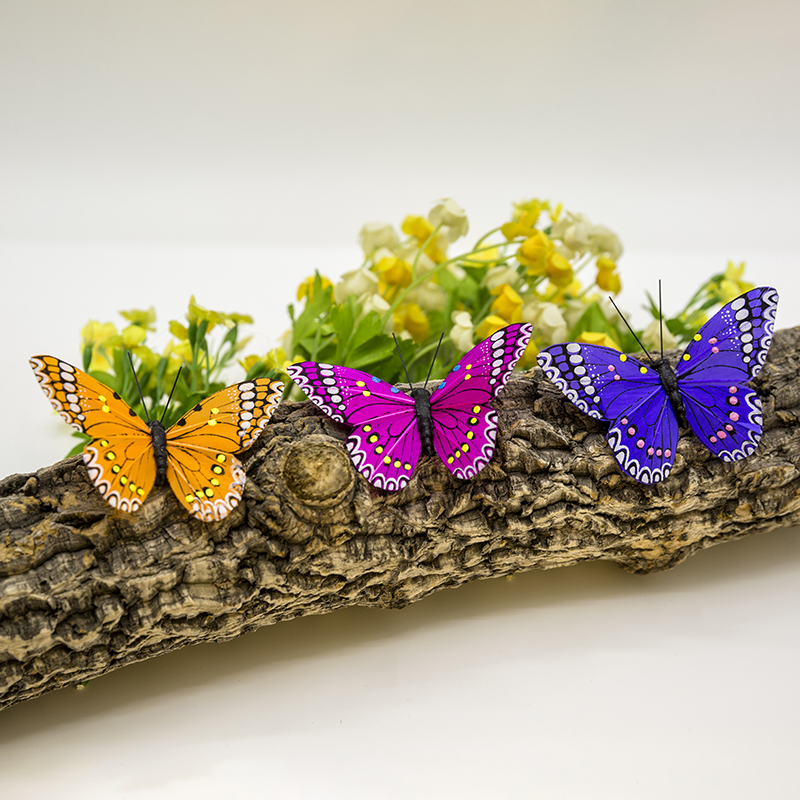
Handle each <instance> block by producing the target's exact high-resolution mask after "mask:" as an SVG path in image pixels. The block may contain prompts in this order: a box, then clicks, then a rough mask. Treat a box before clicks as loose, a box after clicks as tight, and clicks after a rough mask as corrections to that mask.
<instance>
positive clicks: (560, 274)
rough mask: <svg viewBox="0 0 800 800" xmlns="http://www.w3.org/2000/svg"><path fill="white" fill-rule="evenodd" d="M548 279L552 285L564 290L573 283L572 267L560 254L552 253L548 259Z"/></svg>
mask: <svg viewBox="0 0 800 800" xmlns="http://www.w3.org/2000/svg"><path fill="white" fill-rule="evenodd" d="M547 277H548V278H550V282H551V283H553V284H555V285H556V286H558V287H559V288H562V289H563V288H564V287H566V286H569V284H570V283H572V279H573V277H574V275H573V272H572V265H571V264H570V263H569V261H567V259H566V258H564V256H562V255H560V254H559V253H556V252H553V253H550V255H549V256H548V257H547Z"/></svg>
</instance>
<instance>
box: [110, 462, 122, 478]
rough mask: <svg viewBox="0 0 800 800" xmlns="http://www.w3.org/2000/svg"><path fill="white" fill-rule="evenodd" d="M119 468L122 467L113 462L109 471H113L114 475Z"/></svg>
mask: <svg viewBox="0 0 800 800" xmlns="http://www.w3.org/2000/svg"><path fill="white" fill-rule="evenodd" d="M121 469H122V467H121V466H120V465H119V464H114V466H113V467H111V471H112V472H113V473H114V474H115V475H116V474H117V473H118V472H119V471H120V470H121Z"/></svg>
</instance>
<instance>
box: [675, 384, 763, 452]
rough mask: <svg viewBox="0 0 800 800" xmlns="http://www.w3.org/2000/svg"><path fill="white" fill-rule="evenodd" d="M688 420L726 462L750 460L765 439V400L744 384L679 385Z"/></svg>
mask: <svg viewBox="0 0 800 800" xmlns="http://www.w3.org/2000/svg"><path fill="white" fill-rule="evenodd" d="M678 386H679V389H680V392H681V396H682V398H683V404H684V406H685V408H686V421H687V422H688V423H689V426H690V427H691V429H692V430H693V431H694V433H695V435H696V436H697V438H698V439H699V440H700V441H701V442H702V443H703V444H704V445H705V446H706V447H707V448H708V449H709V450H710V451H711V452H712V453H714V455H715V456H718V457H719V458H721V459H722V460H723V461H739V460H740V459H742V458H747V456H749V455H750V454H751V453H752V452H753V451H754V450H755V449H756V447H758V442H759V440H760V439H761V424H762V421H763V420H762V413H761V400H760V399H759V397H758V395H757V394H756V393H755V392H754V391H753V390H752V389H751V388H750V387H749V386H745V385H744V384H736V383H731V384H730V385H727V384H724V385H718V384H711V383H709V384H708V385H705V386H703V385H692V386H691V387H688V388H684V387H683V386H682V385H681V384H680V383H679V384H678Z"/></svg>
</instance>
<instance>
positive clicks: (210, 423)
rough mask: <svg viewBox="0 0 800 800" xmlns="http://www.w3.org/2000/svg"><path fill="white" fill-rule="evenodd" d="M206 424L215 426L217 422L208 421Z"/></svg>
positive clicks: (213, 420)
mask: <svg viewBox="0 0 800 800" xmlns="http://www.w3.org/2000/svg"><path fill="white" fill-rule="evenodd" d="M208 424H209V425H216V424H217V421H216V420H215V419H210V420H209V421H208Z"/></svg>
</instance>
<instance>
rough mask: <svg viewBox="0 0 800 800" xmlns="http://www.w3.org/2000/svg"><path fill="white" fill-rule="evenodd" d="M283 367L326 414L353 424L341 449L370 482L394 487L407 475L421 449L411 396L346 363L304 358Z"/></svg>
mask: <svg viewBox="0 0 800 800" xmlns="http://www.w3.org/2000/svg"><path fill="white" fill-rule="evenodd" d="M287 372H288V373H289V375H290V376H291V378H292V380H293V381H294V382H295V383H296V384H297V385H298V386H299V387H300V389H302V391H303V392H304V393H305V394H306V395H307V396H308V397H309V399H310V400H311V402H312V403H314V405H316V406H318V407H319V408H321V409H322V410H323V411H324V412H325V413H326V414H327V415H328V416H329V417H330V418H331V419H334V420H336V421H337V422H344V423H346V424H348V425H353V426H354V428H353V430H352V431H351V432H350V435H349V436H348V438H347V442H346V446H347V450H348V452H349V453H350V457H351V458H352V459H353V464H355V467H356V469H357V470H358V471H359V472H360V473H361V474H362V475H363V476H364V477H365V478H366V479H367V480H368V481H369V482H370V483H371V484H372V485H373V486H377V487H378V488H379V489H386V490H388V491H392V492H395V491H398V490H399V489H402V488H403V487H404V486H405V485H406V484H407V483H408V482H409V480H411V475H412V474H413V472H414V468H415V467H416V465H417V461H419V456H420V453H421V452H422V441H421V439H420V435H419V429H418V427H417V414H416V409H415V402H414V399H413V398H412V397H409V396H408V395H407V394H406V393H405V392H404V391H402V390H401V389H398V388H397V387H396V386H392V385H391V384H389V383H386V381H382V380H381V379H380V378H376V377H375V376H374V375H370V374H369V373H368V372H362V371H361V370H358V369H351V368H350V367H337V366H334V365H332V364H315V363H314V362H312V361H304V362H302V363H299V364H292V365H291V366H290V367H289V368H288V369H287Z"/></svg>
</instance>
